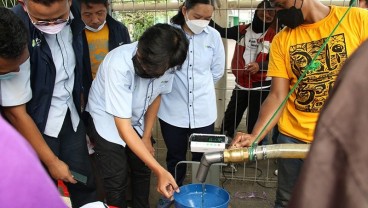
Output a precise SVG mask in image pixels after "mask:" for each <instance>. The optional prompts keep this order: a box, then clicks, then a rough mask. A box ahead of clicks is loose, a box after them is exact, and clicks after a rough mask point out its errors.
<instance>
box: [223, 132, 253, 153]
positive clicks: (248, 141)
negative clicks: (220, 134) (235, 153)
mask: <svg viewBox="0 0 368 208" xmlns="http://www.w3.org/2000/svg"><path fill="white" fill-rule="evenodd" d="M255 139H256V136H254V135H252V134H246V133H243V132H237V133H236V135H235V137H234V139H233V141H232V142H231V144H230V146H229V149H234V148H240V147H250V146H251V145H252V144H253V141H254V140H255Z"/></svg>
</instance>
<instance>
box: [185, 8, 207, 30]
mask: <svg viewBox="0 0 368 208" xmlns="http://www.w3.org/2000/svg"><path fill="white" fill-rule="evenodd" d="M185 22H186V24H187V25H188V27H189V29H190V30H191V31H192V32H193V33H194V34H197V35H198V34H199V33H201V32H202V31H203V30H204V28H206V27H207V26H208V24H210V21H209V20H190V19H189V18H188V13H187V19H186V20H185Z"/></svg>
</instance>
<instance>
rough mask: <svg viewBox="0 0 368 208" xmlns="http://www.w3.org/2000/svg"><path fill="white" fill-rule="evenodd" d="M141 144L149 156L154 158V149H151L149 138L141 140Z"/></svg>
mask: <svg viewBox="0 0 368 208" xmlns="http://www.w3.org/2000/svg"><path fill="white" fill-rule="evenodd" d="M142 142H143V144H144V146H146V148H147V150H148V151H149V152H150V153H151V155H152V156H155V148H153V145H152V141H151V138H147V139H146V138H142Z"/></svg>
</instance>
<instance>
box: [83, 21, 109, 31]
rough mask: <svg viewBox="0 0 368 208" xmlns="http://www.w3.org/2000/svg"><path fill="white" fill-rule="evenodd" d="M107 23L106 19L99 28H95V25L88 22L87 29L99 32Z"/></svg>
mask: <svg viewBox="0 0 368 208" xmlns="http://www.w3.org/2000/svg"><path fill="white" fill-rule="evenodd" d="M105 24H106V20H105V21H104V22H103V23H102V25H100V26H99V27H98V28H97V29H95V28H93V27H90V26H88V25H87V24H86V29H87V30H89V31H91V32H98V31H100V30H102V28H103V27H104V26H105Z"/></svg>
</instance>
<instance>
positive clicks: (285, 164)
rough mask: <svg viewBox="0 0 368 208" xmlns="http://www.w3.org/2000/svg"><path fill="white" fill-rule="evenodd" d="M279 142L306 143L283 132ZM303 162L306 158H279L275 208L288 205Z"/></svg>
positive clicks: (278, 139)
mask: <svg viewBox="0 0 368 208" xmlns="http://www.w3.org/2000/svg"><path fill="white" fill-rule="evenodd" d="M277 143H278V144H285V143H288V144H290V143H292V144H305V143H304V142H302V141H299V140H297V139H294V138H291V137H288V136H285V135H283V134H281V133H280V134H279V136H278V138H277ZM303 163H304V160H302V159H277V165H278V175H277V177H278V186H277V190H276V200H275V208H281V207H287V204H288V203H289V200H290V198H291V194H292V190H293V188H294V185H295V183H296V181H297V179H298V176H299V173H300V170H301V168H302V165H303Z"/></svg>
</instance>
